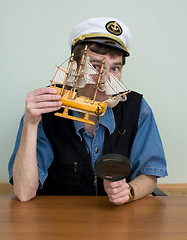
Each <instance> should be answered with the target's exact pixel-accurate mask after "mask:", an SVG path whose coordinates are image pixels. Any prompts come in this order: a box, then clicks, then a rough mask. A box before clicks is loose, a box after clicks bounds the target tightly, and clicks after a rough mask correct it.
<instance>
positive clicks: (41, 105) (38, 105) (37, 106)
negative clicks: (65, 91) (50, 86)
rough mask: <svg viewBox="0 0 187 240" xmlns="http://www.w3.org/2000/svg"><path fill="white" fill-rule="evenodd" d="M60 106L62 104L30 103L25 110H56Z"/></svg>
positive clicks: (51, 102)
mask: <svg viewBox="0 0 187 240" xmlns="http://www.w3.org/2000/svg"><path fill="white" fill-rule="evenodd" d="M61 106H62V103H61V102H60V101H49V102H31V103H29V104H27V109H28V110H30V111H32V110H37V109H45V108H58V107H61Z"/></svg>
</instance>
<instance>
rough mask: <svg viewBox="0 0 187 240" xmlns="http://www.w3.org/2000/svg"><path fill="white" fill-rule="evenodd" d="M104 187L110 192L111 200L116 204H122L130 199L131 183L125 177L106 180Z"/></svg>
mask: <svg viewBox="0 0 187 240" xmlns="http://www.w3.org/2000/svg"><path fill="white" fill-rule="evenodd" d="M104 189H105V191H106V193H107V194H108V197H109V201H110V202H112V203H114V204H115V205H122V204H124V203H125V202H127V201H128V200H129V193H130V191H129V185H128V184H127V183H126V180H125V179H122V180H120V181H117V182H111V181H108V180H104Z"/></svg>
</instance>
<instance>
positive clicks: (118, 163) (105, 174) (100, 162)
mask: <svg viewBox="0 0 187 240" xmlns="http://www.w3.org/2000/svg"><path fill="white" fill-rule="evenodd" d="M95 173H96V175H97V176H99V177H101V178H102V179H106V180H109V181H112V182H114V181H119V180H121V179H124V178H128V177H129V176H130V175H131V173H132V168H131V162H130V160H129V159H128V158H127V157H125V156H123V155H121V154H117V153H111V154H105V155H103V156H101V157H99V158H98V159H97V160H96V162H95Z"/></svg>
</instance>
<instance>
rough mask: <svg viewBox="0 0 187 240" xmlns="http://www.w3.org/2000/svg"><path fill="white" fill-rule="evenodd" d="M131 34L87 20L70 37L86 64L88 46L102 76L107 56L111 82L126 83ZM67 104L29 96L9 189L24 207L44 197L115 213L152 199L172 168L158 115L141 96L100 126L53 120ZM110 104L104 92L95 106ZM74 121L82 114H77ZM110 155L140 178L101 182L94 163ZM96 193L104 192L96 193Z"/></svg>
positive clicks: (48, 91) (132, 96)
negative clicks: (83, 200) (90, 202)
mask: <svg viewBox="0 0 187 240" xmlns="http://www.w3.org/2000/svg"><path fill="white" fill-rule="evenodd" d="M130 39H131V34H130V31H129V29H128V28H127V27H126V26H125V25H124V24H123V23H122V22H120V21H119V20H118V19H113V18H95V19H88V20H86V21H84V22H82V23H80V24H79V25H77V26H76V27H75V28H74V29H73V30H72V32H71V40H70V42H71V49H72V51H73V52H74V53H75V59H76V60H77V61H78V62H79V59H80V55H81V54H80V53H81V52H82V50H83V49H84V46H85V45H87V46H88V52H87V53H88V55H89V57H90V62H91V64H92V65H93V67H94V68H96V69H97V70H98V71H99V70H100V68H101V64H102V60H103V58H104V56H106V61H107V63H108V65H109V74H110V73H112V74H114V75H115V76H116V78H117V79H118V80H119V81H120V80H121V73H122V68H123V66H124V64H125V59H126V57H128V56H129V55H130V53H129V45H130ZM94 88H95V86H94V85H90V84H87V85H86V86H85V87H84V88H83V89H79V91H78V94H79V95H83V96H87V97H93V92H94V91H95V89H94ZM60 98H61V97H60V96H59V95H56V90H55V89H53V88H49V87H44V88H40V89H37V90H35V91H32V92H30V93H28V95H27V98H26V101H25V104H26V107H25V115H24V118H22V120H21V124H20V128H19V131H18V136H17V140H16V144H15V149H14V152H13V154H12V157H11V159H10V163H9V174H10V182H11V183H12V184H14V192H15V194H16V196H17V197H18V198H19V199H20V200H21V201H28V200H30V199H32V198H34V197H35V196H36V195H37V194H45V195H95V191H96V188H97V191H98V194H99V195H108V198H109V201H111V202H112V203H114V204H116V205H121V204H124V203H126V202H129V201H132V200H137V199H140V198H142V197H144V196H146V195H148V194H150V193H151V192H152V191H153V190H154V189H155V187H156V185H157V178H158V177H165V176H166V175H167V170H166V160H165V156H164V152H163V148H162V143H161V140H160V136H159V133H158V129H157V126H156V123H155V120H154V117H153V113H152V111H151V109H150V107H149V106H148V104H147V103H146V101H145V100H144V98H143V97H142V95H140V94H138V93H135V92H131V93H129V94H128V96H127V101H125V102H120V103H118V104H117V106H115V107H114V108H112V109H111V108H109V107H108V108H107V110H106V113H105V115H104V116H102V117H97V116H91V120H92V121H94V122H95V125H90V124H86V123H84V124H83V123H80V122H77V121H72V120H69V119H64V118H60V117H56V116H54V111H58V110H59V109H60V108H61V102H60ZM107 98H108V96H107V95H106V94H105V92H101V91H98V93H97V96H96V100H97V101H104V100H106V99H107ZM72 114H73V115H74V116H78V113H77V112H75V111H73V112H72ZM107 153H119V154H123V155H125V156H126V157H128V158H129V159H130V161H131V163H132V170H133V173H132V175H131V176H130V178H129V179H123V180H120V181H116V182H111V181H108V180H101V179H99V178H98V179H96V180H97V181H94V180H95V175H94V163H95V161H96V159H97V158H98V157H100V156H101V155H102V154H107ZM96 185H97V186H96Z"/></svg>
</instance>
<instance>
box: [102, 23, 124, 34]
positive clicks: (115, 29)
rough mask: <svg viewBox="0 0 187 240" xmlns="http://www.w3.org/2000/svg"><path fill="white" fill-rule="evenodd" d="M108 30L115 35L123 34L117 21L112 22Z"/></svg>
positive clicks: (108, 24)
mask: <svg viewBox="0 0 187 240" xmlns="http://www.w3.org/2000/svg"><path fill="white" fill-rule="evenodd" d="M105 27H106V30H107V31H108V32H110V33H112V34H114V35H117V36H119V35H121V34H122V28H121V27H120V25H119V24H118V23H117V22H116V21H110V22H108V23H107V24H106V26H105Z"/></svg>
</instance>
